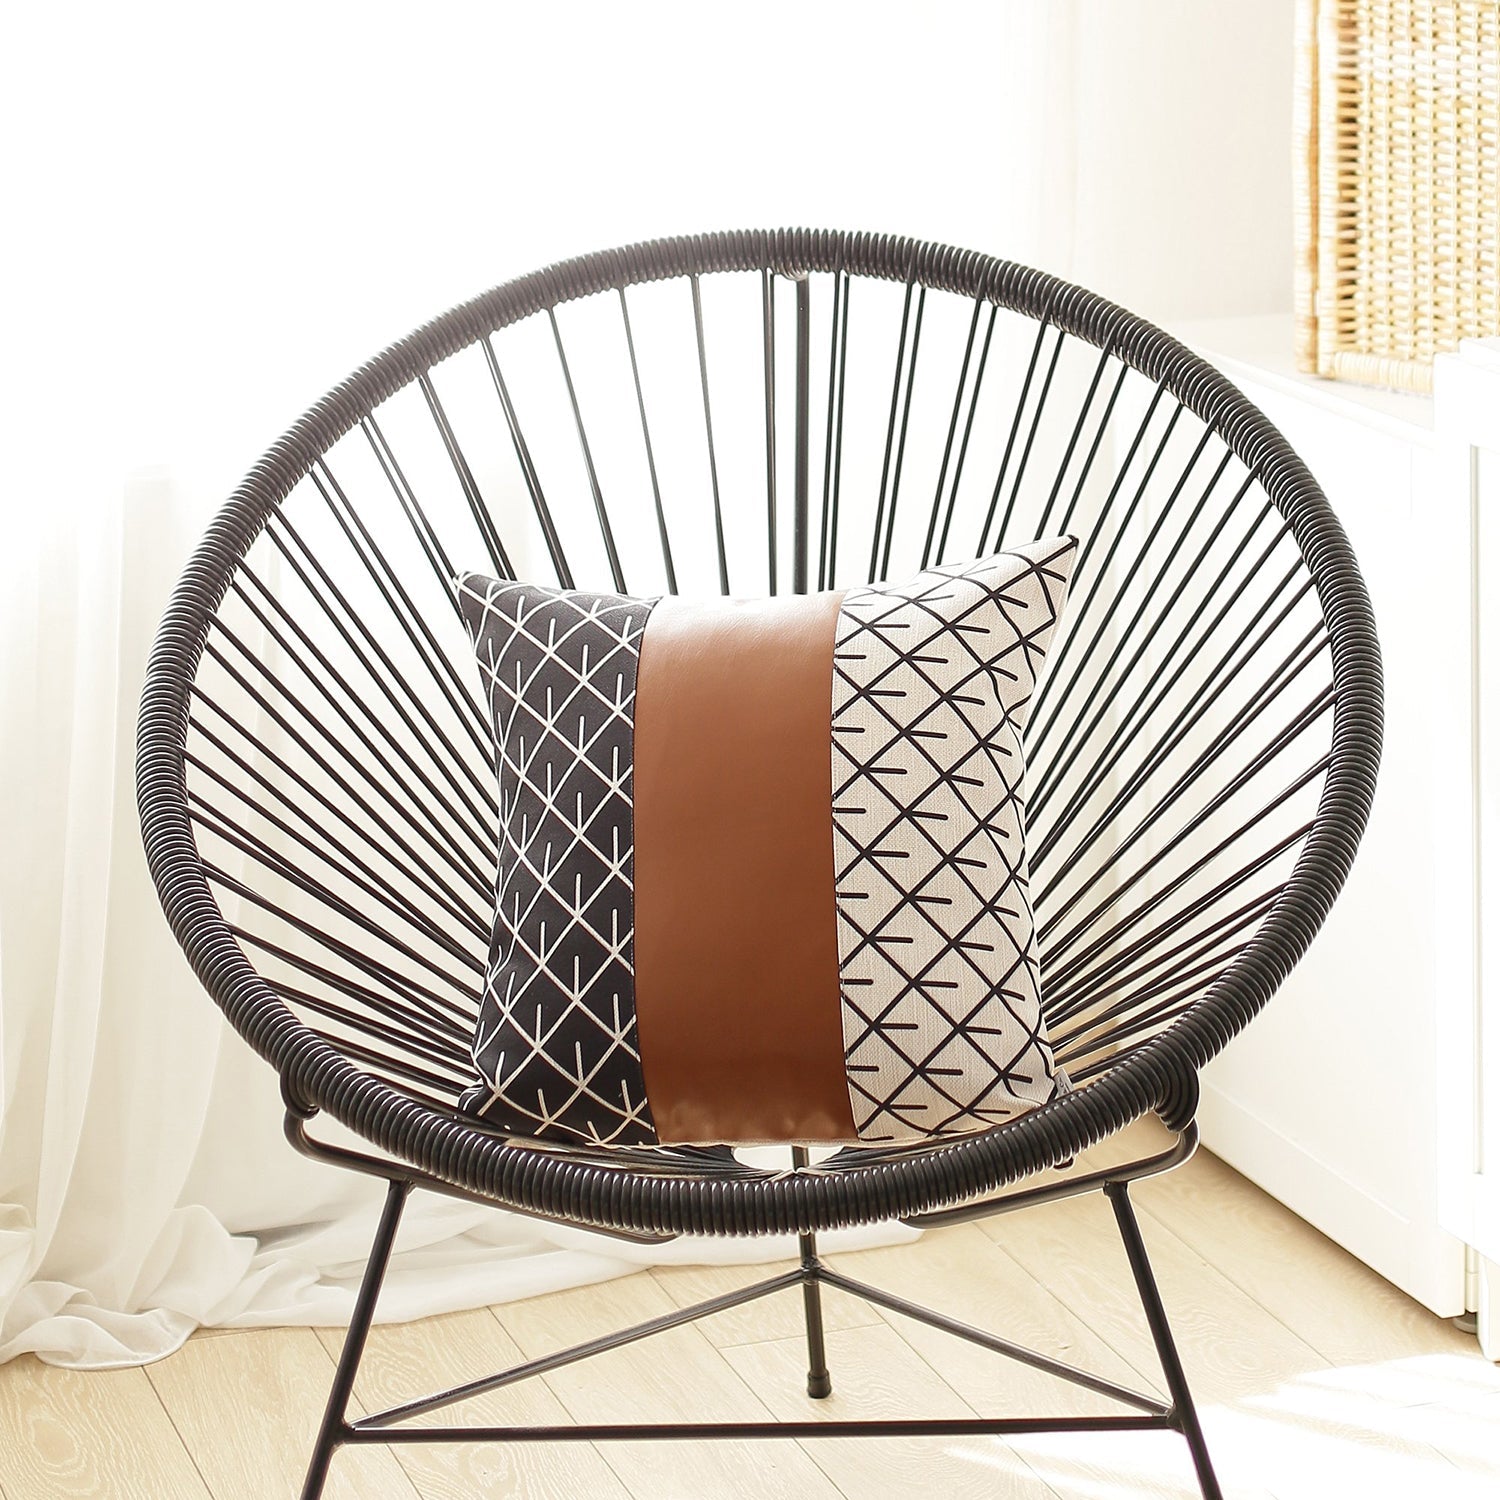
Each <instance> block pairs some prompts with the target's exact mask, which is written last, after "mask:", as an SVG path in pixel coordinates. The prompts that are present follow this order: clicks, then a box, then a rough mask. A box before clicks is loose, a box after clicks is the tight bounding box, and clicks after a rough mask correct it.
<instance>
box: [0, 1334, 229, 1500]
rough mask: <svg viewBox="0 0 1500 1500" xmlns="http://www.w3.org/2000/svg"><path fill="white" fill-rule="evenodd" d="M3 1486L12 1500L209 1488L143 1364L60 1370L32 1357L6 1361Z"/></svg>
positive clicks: (1, 1370)
mask: <svg viewBox="0 0 1500 1500" xmlns="http://www.w3.org/2000/svg"><path fill="white" fill-rule="evenodd" d="M0 1486H3V1493H4V1495H5V1500H83V1497H85V1496H87V1497H90V1500H92V1497H115V1496H124V1495H149V1496H151V1497H153V1500H156V1497H160V1500H207V1497H208V1493H209V1491H208V1488H207V1486H206V1485H205V1484H204V1482H203V1479H202V1477H201V1476H200V1475H199V1473H198V1470H197V1469H196V1468H195V1467H194V1465H193V1460H192V1458H191V1457H190V1456H189V1453H188V1449H187V1448H186V1447H185V1446H184V1445H183V1441H182V1439H181V1438H180V1437H179V1436H178V1435H177V1432H176V1430H175V1429H174V1428H173V1426H172V1422H171V1419H170V1418H169V1417H168V1415H167V1413H166V1412H165V1411H163V1410H162V1406H161V1402H159V1401H158V1400H157V1399H156V1394H155V1392H154V1391H153V1390H152V1389H151V1383H150V1381H148V1380H147V1379H146V1373H145V1371H144V1370H96V1371H91V1372H84V1371H79V1370H60V1369H58V1368H56V1367H55V1366H53V1365H44V1364H43V1363H42V1362H41V1361H40V1360H39V1359H36V1358H35V1357H34V1356H32V1355H30V1354H23V1355H22V1356H21V1357H20V1358H19V1359H14V1360H12V1361H11V1362H10V1363H9V1364H6V1365H0Z"/></svg>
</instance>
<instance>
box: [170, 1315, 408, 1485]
mask: <svg viewBox="0 0 1500 1500" xmlns="http://www.w3.org/2000/svg"><path fill="white" fill-rule="evenodd" d="M147 1374H149V1376H150V1377H151V1384H152V1385H153V1386H155V1388H156V1391H157V1394H158V1395H159V1396H160V1397H161V1401H162V1405H163V1406H165V1407H166V1409H167V1411H168V1413H169V1414H170V1416H171V1418H172V1421H173V1423H174V1424H175V1425H176V1427H177V1430H178V1431H179V1432H180V1433H181V1434H182V1437H183V1441H184V1442H185V1443H186V1444H187V1445H188V1448H189V1449H190V1451H191V1452H192V1453H193V1455H194V1457H195V1458H196V1459H197V1461H198V1467H199V1468H200V1469H201V1470H202V1472H203V1476H204V1478H205V1479H206V1480H207V1481H208V1487H209V1490H210V1491H211V1492H212V1494H213V1496H214V1500H265V1497H266V1496H267V1495H295V1494H297V1493H298V1491H299V1490H300V1489H301V1486H302V1476H303V1475H304V1473H306V1470H307V1461H308V1458H309V1457H310V1456H311V1454H312V1447H313V1439H314V1437H315V1436H316V1433H317V1428H318V1423H319V1421H320V1420H321V1418H322V1416H323V1404H324V1402H325V1401H326V1400H327V1398H328V1387H329V1384H330V1382H331V1381H332V1379H333V1361H332V1360H331V1359H330V1358H329V1357H328V1352H327V1351H326V1350H325V1349H324V1348H323V1346H322V1344H320V1343H319V1342H318V1338H317V1335H316V1334H315V1333H314V1332H313V1331H312V1329H310V1328H254V1329H246V1330H245V1331H243V1332H241V1333H236V1334H234V1335H233V1336H231V1337H224V1338H198V1337H194V1338H191V1339H189V1340H188V1341H187V1343H186V1344H185V1345H184V1346H183V1347H182V1348H181V1349H179V1350H178V1351H177V1353H176V1354H174V1355H172V1356H171V1357H170V1358H169V1359H164V1360H162V1361H160V1362H159V1363H158V1364H154V1365H151V1366H150V1367H149V1368H148V1370H147ZM351 1409H353V1408H351ZM416 1493H417V1492H416V1490H415V1489H413V1488H412V1485H411V1483H410V1481H409V1480H408V1479H407V1477H406V1475H405V1473H404V1472H403V1471H402V1468H401V1466H400V1464H398V1463H397V1462H396V1460H395V1459H394V1458H392V1457H391V1455H390V1454H389V1453H388V1452H386V1451H385V1449H383V1448H344V1449H341V1450H340V1452H339V1453H338V1454H337V1455H336V1456H335V1458H334V1460H333V1470H332V1473H331V1475H330V1477H329V1481H328V1488H327V1490H326V1492H325V1494H326V1500H366V1497H369V1496H372V1495H378V1496H382V1497H383V1496H387V1495H389V1496H391V1497H393V1500H395V1497H405V1500H414V1497H415V1496H416Z"/></svg>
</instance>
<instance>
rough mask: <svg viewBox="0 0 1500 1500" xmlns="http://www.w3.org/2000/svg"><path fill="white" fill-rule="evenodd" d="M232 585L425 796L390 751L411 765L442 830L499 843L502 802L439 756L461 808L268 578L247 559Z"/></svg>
mask: <svg viewBox="0 0 1500 1500" xmlns="http://www.w3.org/2000/svg"><path fill="white" fill-rule="evenodd" d="M242 579H249V580H250V581H251V582H253V583H254V584H255V585H256V588H257V591H258V593H259V600H257V598H255V597H252V595H251V593H250V591H249V590H247V589H246V588H245V586H244V584H243V583H242V582H241V580H242ZM230 587H231V590H232V591H233V593H234V594H235V596H236V597H237V598H238V599H240V600H241V601H242V602H243V603H244V605H245V607H246V609H248V610H249V611H250V613H251V614H252V615H254V617H255V619H256V620H257V622H258V623H259V624H260V626H261V628H262V629H263V630H264V631H265V633H266V635H267V636H268V637H269V638H270V639H271V640H273V641H274V642H275V643H276V645H277V647H278V648H279V650H280V651H281V652H282V653H283V654H284V655H285V656H286V658H287V659H288V660H289V661H291V662H292V663H294V664H295V665H296V667H297V669H298V670H299V671H300V672H301V674H302V676H303V678H304V679H305V680H306V682H307V683H308V685H309V687H310V688H311V689H312V690H313V691H314V692H316V693H317V694H318V696H319V697H320V698H321V699H322V700H323V701H324V702H325V703H326V704H327V705H328V707H329V708H330V709H331V710H332V711H333V713H335V714H336V715H337V716H338V718H339V719H340V720H341V721H342V722H343V724H344V726H345V728H347V729H348V731H349V732H350V733H351V734H352V735H354V737H355V738H356V739H357V740H358V741H359V742H360V744H362V745H363V746H364V747H365V749H366V750H368V751H369V752H370V754H371V755H372V756H374V757H375V759H376V761H377V762H378V763H379V764H380V767H381V769H382V770H384V771H385V772H386V774H387V775H389V776H390V777H391V779H392V780H393V782H395V784H396V785H398V786H400V787H401V789H402V791H403V792H405V793H406V794H407V795H408V796H410V797H412V799H413V800H414V801H421V800H422V799H419V798H417V797H416V794H415V791H414V789H413V787H412V785H411V783H410V782H408V781H405V780H404V779H403V778H402V776H401V774H400V772H398V771H397V770H396V768H395V767H394V766H393V765H392V764H391V762H390V759H389V757H388V755H387V753H386V751H389V752H390V754H392V755H394V756H395V757H396V759H398V760H399V761H400V762H401V763H402V764H403V765H404V766H405V767H406V769H407V770H408V771H410V773H411V774H412V776H414V777H415V778H416V780H417V781H419V782H420V783H421V784H422V787H423V788H424V789H425V790H426V791H427V792H428V794H429V795H430V796H431V797H432V798H433V799H434V800H435V801H436V802H437V804H438V808H439V809H441V810H442V811H443V812H444V813H446V814H447V818H446V819H444V818H439V817H438V816H437V812H436V810H429V813H428V816H429V820H430V821H431V822H432V823H433V824H434V825H435V826H436V828H437V830H438V831H439V832H440V833H444V832H446V831H447V829H448V827H449V826H450V825H451V826H452V827H455V828H457V829H459V830H460V831H461V832H463V833H466V834H467V835H468V836H469V839H470V841H471V842H472V843H473V845H474V847H475V848H476V849H478V850H479V851H480V853H481V854H487V853H488V852H489V850H490V849H492V848H493V847H494V837H493V834H492V833H490V832H489V829H490V828H492V827H493V824H494V819H495V815H496V813H497V812H498V803H497V802H495V801H493V800H492V801H491V802H490V805H489V807H488V808H481V807H480V806H479V805H478V804H477V803H476V802H475V801H474V800H473V798H472V797H471V796H469V795H468V792H467V789H466V788H465V787H464V786H463V784H462V783H461V782H459V781H458V780H457V778H456V777H455V776H454V774H453V772H452V770H451V768H450V765H449V762H447V761H446V760H439V761H438V762H437V766H438V769H439V771H441V772H442V773H443V774H444V777H445V779H446V780H447V781H448V783H449V785H450V786H451V787H452V789H453V791H454V792H455V793H456V794H457V796H458V798H459V800H460V801H461V802H462V803H463V804H464V811H463V812H460V811H459V809H458V807H457V806H455V805H454V803H453V801H452V799H451V798H450V797H449V796H448V794H447V792H445V791H444V790H443V788H442V787H440V786H439V785H438V784H437V782H436V781H435V780H433V778H432V776H431V775H430V774H429V773H428V772H427V771H426V770H425V769H424V768H423V767H422V766H420V765H419V764H418V763H417V761H416V759H415V757H414V756H413V755H412V753H411V751H410V749H409V748H408V747H407V746H405V745H403V744H402V743H401V741H400V740H398V739H397V738H396V736H395V735H393V734H392V733H391V731H390V727H389V725H387V724H386V723H385V722H383V721H382V720H381V719H380V718H379V717H378V716H376V715H375V714H374V713H372V712H371V710H370V706H369V703H368V701H367V700H366V699H365V698H363V697H362V696H361V695H360V694H359V693H357V692H356V691H355V690H354V688H353V687H352V686H351V685H350V684H349V682H348V681H347V679H346V678H345V677H344V675H343V673H342V672H340V671H339V670H338V668H337V667H336V666H335V665H334V664H333V663H332V662H331V661H329V659H328V657H327V655H326V654H325V653H324V651H323V650H322V648H321V647H320V646H319V645H318V644H317V642H316V641H314V640H313V639H312V638H311V636H309V635H308V634H307V632H306V631H304V630H303V629H302V627H301V625H299V624H298V622H297V621H296V619H295V618H294V617H293V616H292V615H291V614H290V613H289V612H288V611H287V609H286V607H285V606H284V605H283V604H282V602H281V601H280V600H279V599H277V598H276V596H275V595H274V594H272V593H271V591H270V589H269V588H268V587H267V586H266V585H265V583H264V582H263V581H262V580H261V579H260V578H259V577H258V576H257V575H256V574H255V573H254V572H253V571H252V570H251V569H250V568H249V567H248V566H246V565H243V564H242V565H241V567H240V570H239V572H238V573H237V574H236V575H235V578H234V581H233V583H232V584H231V585H230ZM263 605H264V607H263ZM267 609H269V610H270V611H271V612H272V613H274V614H275V615H276V619H275V620H273V619H271V618H270V616H269V615H268V614H267ZM287 632H290V633H291V634H292V635H294V636H295V637H296V638H297V641H298V644H299V645H300V646H301V647H302V648H303V650H305V651H306V652H307V653H308V655H309V656H310V657H311V658H312V661H315V662H316V663H317V666H318V668H319V670H317V671H314V670H313V667H312V665H311V663H310V662H309V661H308V659H307V658H306V657H304V656H302V655H301V653H300V652H299V651H298V650H297V648H296V646H293V645H292V644H291V642H290V641H288V639H287ZM256 662H257V665H258V666H260V667H262V668H263V669H264V670H267V671H269V668H267V667H266V666H265V663H263V662H260V660H259V658H258V657H257V658H256ZM273 680H276V681H277V682H278V686H279V685H280V683H279V678H273ZM330 684H331V685H332V686H336V687H337V688H338V689H339V690H340V692H341V693H342V695H343V696H342V698H340V697H338V696H336V695H335V694H334V693H333V692H332V690H331V687H330ZM296 701H297V702H298V703H299V706H300V705H301V699H300V698H299V699H298V700H296ZM355 709H358V711H359V719H356V718H355V715H354V710H355ZM309 712H310V711H309ZM372 731H373V734H375V735H378V736H379V737H380V740H381V742H382V743H383V744H384V746H385V747H386V748H385V749H384V750H382V749H381V748H380V745H378V744H376V743H375V740H374V739H373V738H372Z"/></svg>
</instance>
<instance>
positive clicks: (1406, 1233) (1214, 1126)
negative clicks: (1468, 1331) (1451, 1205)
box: [1198, 1083, 1464, 1318]
mask: <svg viewBox="0 0 1500 1500" xmlns="http://www.w3.org/2000/svg"><path fill="white" fill-rule="evenodd" d="M1198 1123H1199V1126H1200V1128H1201V1130H1202V1137H1203V1144H1204V1145H1205V1146H1206V1147H1207V1148H1208V1149H1209V1150H1210V1151H1212V1152H1213V1153H1214V1155H1215V1156H1218V1157H1220V1158H1222V1159H1223V1160H1224V1161H1226V1162H1228V1163H1229V1165H1230V1166H1231V1167H1233V1168H1234V1169H1235V1171H1237V1172H1240V1173H1243V1174H1244V1176H1246V1177H1248V1178H1249V1179H1250V1180H1251V1182H1253V1183H1255V1184H1256V1185H1257V1186H1259V1187H1261V1188H1264V1189H1265V1191H1266V1192H1268V1193H1269V1194H1270V1195H1271V1196H1272V1197H1273V1198H1275V1199H1277V1200H1278V1201H1280V1202H1282V1203H1284V1204H1286V1206H1287V1207H1288V1208H1290V1209H1291V1210H1292V1212H1293V1213H1295V1214H1297V1215H1298V1216H1299V1217H1301V1218H1303V1219H1306V1220H1307V1222H1308V1223H1309V1224H1311V1225H1312V1226H1313V1228H1315V1229H1319V1230H1321V1231H1322V1232H1323V1233H1324V1234H1326V1235H1327V1236H1328V1237H1329V1239H1331V1240H1333V1241H1334V1242H1335V1243H1336V1244H1339V1245H1342V1246H1343V1247H1344V1249H1346V1250H1347V1251H1349V1253H1350V1254H1351V1255H1353V1256H1355V1257H1357V1258H1358V1259H1359V1260H1362V1261H1363V1262H1364V1263H1365V1264H1366V1265H1367V1266H1369V1267H1370V1268H1371V1269H1372V1270H1374V1271H1376V1272H1378V1273H1379V1274H1380V1275H1381V1276H1384V1277H1385V1279H1386V1280H1387V1281H1390V1282H1392V1283H1394V1284H1395V1285H1396V1286H1398V1287H1400V1288H1401V1290H1402V1291H1403V1292H1405V1293H1406V1294H1407V1295H1408V1296H1410V1297H1414V1298H1416V1300H1417V1301H1418V1302H1420V1303H1422V1304H1423V1306H1425V1307H1427V1308H1430V1309H1431V1310H1432V1311H1433V1312H1435V1313H1437V1314H1438V1315H1439V1316H1440V1317H1445V1318H1451V1317H1457V1316H1458V1315H1459V1314H1460V1313H1461V1312H1463V1310H1464V1248H1463V1245H1462V1243H1461V1242H1460V1241H1459V1240H1457V1239H1455V1238H1454V1237H1453V1236H1452V1235H1451V1234H1448V1233H1447V1232H1446V1231H1444V1230H1442V1229H1440V1228H1439V1227H1438V1225H1437V1222H1436V1217H1435V1210H1434V1218H1433V1221H1432V1222H1431V1223H1425V1222H1423V1221H1421V1220H1419V1219H1414V1218H1412V1217H1410V1216H1409V1215H1407V1214H1404V1213H1402V1212H1401V1211H1400V1210H1398V1209H1396V1208H1393V1207H1392V1206H1391V1205H1390V1204H1388V1203H1383V1202H1381V1201H1380V1200H1379V1199H1378V1198H1373V1197H1371V1196H1370V1194H1368V1193H1367V1192H1365V1191H1364V1190H1363V1189H1362V1188H1360V1187H1357V1186H1356V1185H1355V1184H1354V1183H1352V1182H1350V1181H1349V1180H1348V1178H1346V1177H1344V1176H1342V1175H1341V1174H1340V1173H1339V1172H1338V1171H1337V1170H1336V1169H1334V1168H1332V1167H1330V1166H1328V1165H1327V1164H1326V1163H1325V1162H1322V1161H1320V1160H1318V1158H1317V1157H1315V1156H1313V1155H1312V1154H1311V1153H1309V1152H1308V1151H1307V1150H1305V1149H1304V1148H1303V1147H1302V1146H1299V1145H1298V1144H1297V1143H1296V1142H1295V1141H1292V1140H1290V1139H1288V1138H1287V1137H1286V1136H1285V1135H1283V1134H1282V1133H1281V1132H1280V1131H1278V1130H1276V1129H1275V1128H1274V1127H1273V1126H1271V1125H1268V1124H1267V1123H1266V1122H1265V1121H1264V1120H1262V1119H1260V1118H1259V1117H1258V1116H1257V1115H1255V1114H1254V1113H1252V1112H1251V1111H1250V1110H1248V1109H1246V1108H1245V1107H1244V1106H1243V1105H1241V1104H1239V1103H1237V1102H1236V1101H1235V1100H1234V1099H1232V1098H1230V1097H1229V1096H1228V1095H1226V1094H1224V1093H1221V1092H1220V1091H1219V1090H1218V1089H1216V1088H1215V1087H1214V1086H1213V1085H1212V1084H1208V1083H1205V1085H1204V1088H1203V1098H1202V1103H1201V1104H1200V1106H1199V1110H1198Z"/></svg>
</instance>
